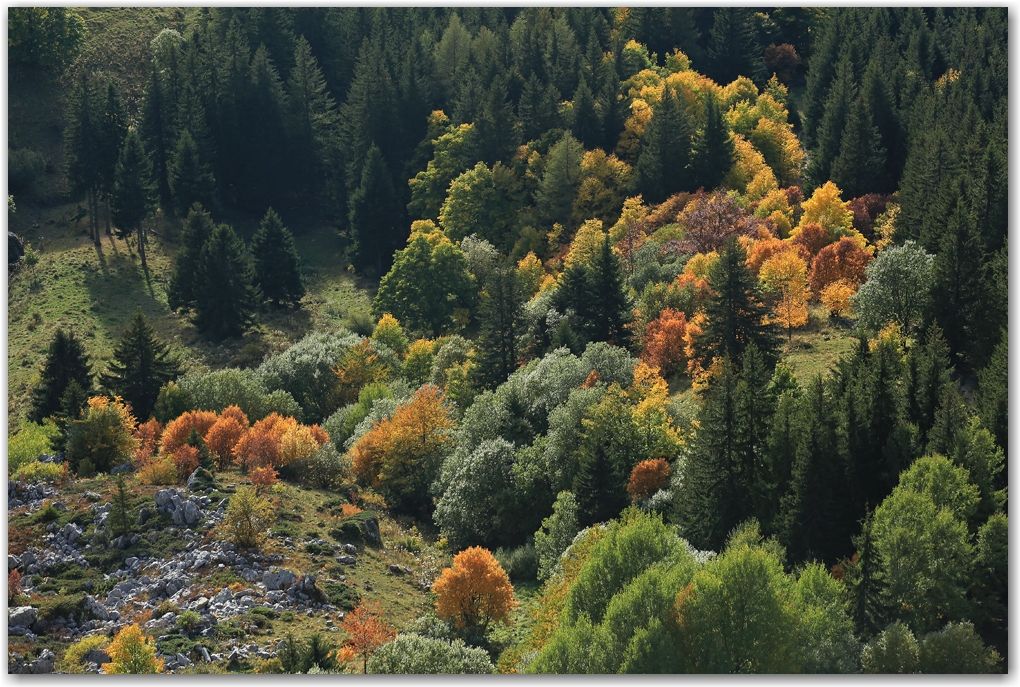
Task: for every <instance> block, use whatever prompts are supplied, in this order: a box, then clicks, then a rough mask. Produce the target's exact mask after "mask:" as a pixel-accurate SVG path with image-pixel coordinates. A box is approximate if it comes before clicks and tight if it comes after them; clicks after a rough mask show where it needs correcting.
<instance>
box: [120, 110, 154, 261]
mask: <svg viewBox="0 0 1020 687" xmlns="http://www.w3.org/2000/svg"><path fill="white" fill-rule="evenodd" d="M151 176H152V166H151V165H150V164H149V158H148V156H146V154H145V148H144V147H143V146H142V139H141V137H140V136H139V135H138V132H137V131H135V130H134V129H132V130H131V131H129V132H128V135H127V138H126V139H124V147H123V148H122V149H121V151H120V157H119V158H118V160H117V171H116V174H115V180H114V184H113V194H112V197H111V199H110V200H111V202H110V209H111V211H112V213H113V221H114V223H115V224H116V225H117V228H118V229H119V230H120V232H122V233H124V234H127V233H128V232H131V231H134V232H136V233H137V234H138V255H139V257H140V258H141V260H142V269H148V264H147V263H146V261H145V228H144V225H143V221H144V220H145V218H146V217H148V216H149V214H150V213H151V212H152V210H153V209H154V206H155V198H154V189H153V185H152V181H151Z"/></svg>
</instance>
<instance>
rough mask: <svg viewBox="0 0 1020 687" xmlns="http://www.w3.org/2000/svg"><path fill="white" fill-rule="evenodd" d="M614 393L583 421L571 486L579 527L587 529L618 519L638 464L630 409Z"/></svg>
mask: <svg viewBox="0 0 1020 687" xmlns="http://www.w3.org/2000/svg"><path fill="white" fill-rule="evenodd" d="M613 393H614V392H613V390H610V391H608V392H607V393H606V395H605V396H604V397H603V401H602V403H600V404H598V405H596V406H594V407H593V408H592V409H591V410H590V411H589V415H588V416H587V417H586V418H585V421H584V425H585V429H584V431H583V432H582V434H581V443H580V446H579V447H578V450H577V453H578V457H577V460H578V468H577V473H576V474H575V476H574V481H573V485H572V490H573V492H574V493H575V494H576V495H577V510H578V524H579V525H580V526H581V527H587V526H589V525H593V524H595V523H597V522H605V521H607V520H611V519H613V518H615V517H617V516H618V515H619V514H620V511H622V510H623V509H624V508H626V507H627V504H628V503H629V501H630V499H629V498H628V496H627V478H628V477H629V476H630V471H631V470H632V469H633V467H634V465H636V464H637V451H636V449H637V444H638V442H637V441H635V436H634V431H633V425H632V424H631V416H630V412H629V409H628V408H627V406H626V405H625V404H624V403H623V401H622V399H621V398H620V397H619V392H618V391H617V392H616V393H617V394H618V395H617V396H615V397H613V398H611V395H612V394H613Z"/></svg>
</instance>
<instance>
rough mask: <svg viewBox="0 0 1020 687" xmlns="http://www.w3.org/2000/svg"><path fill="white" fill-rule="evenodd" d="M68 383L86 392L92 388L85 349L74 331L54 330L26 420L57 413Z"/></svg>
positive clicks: (89, 366) (40, 418)
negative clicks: (74, 383) (75, 384)
mask: <svg viewBox="0 0 1020 687" xmlns="http://www.w3.org/2000/svg"><path fill="white" fill-rule="evenodd" d="M71 382H77V383H78V385H79V386H80V387H81V388H82V389H85V390H86V391H88V390H90V389H92V366H91V365H90V364H89V359H88V355H87V354H86V353H85V346H83V345H82V343H81V342H80V341H78V339H77V338H76V337H75V336H74V332H65V331H64V330H63V329H58V330H57V331H56V333H55V334H54V335H53V339H52V340H51V341H50V347H49V350H48V351H47V352H46V361H45V362H44V363H43V367H42V369H41V370H40V371H39V382H38V384H36V385H35V388H34V389H33V391H32V409H31V411H29V419H30V420H32V421H33V422H42V420H43V418H47V417H49V416H51V415H53V414H54V413H57V412H59V411H60V400H61V398H62V397H63V395H64V392H65V391H66V390H67V387H68V385H69V384H70V383H71Z"/></svg>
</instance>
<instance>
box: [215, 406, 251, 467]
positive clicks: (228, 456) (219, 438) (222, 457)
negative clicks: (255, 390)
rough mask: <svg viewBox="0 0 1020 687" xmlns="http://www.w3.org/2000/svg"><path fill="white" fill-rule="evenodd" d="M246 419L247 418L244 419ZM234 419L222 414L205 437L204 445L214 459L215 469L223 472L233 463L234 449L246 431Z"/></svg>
mask: <svg viewBox="0 0 1020 687" xmlns="http://www.w3.org/2000/svg"><path fill="white" fill-rule="evenodd" d="M245 419H247V418H245ZM247 429H248V428H247V425H242V424H241V423H240V422H239V421H238V419H237V418H236V417H233V416H230V415H227V414H226V412H224V414H223V415H220V418H219V419H218V420H217V421H216V423H215V424H214V425H213V426H212V427H210V428H209V431H208V432H207V433H206V435H205V445H206V446H208V447H209V451H210V452H211V453H212V454H213V456H215V458H216V467H218V468H219V469H220V470H223V469H224V468H226V467H227V466H228V465H230V464H231V463H232V462H234V447H235V446H237V443H238V442H239V441H240V440H241V437H243V436H244V433H245V432H246V431H247Z"/></svg>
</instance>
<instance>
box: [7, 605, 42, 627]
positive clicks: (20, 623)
mask: <svg viewBox="0 0 1020 687" xmlns="http://www.w3.org/2000/svg"><path fill="white" fill-rule="evenodd" d="M37 615H38V613H37V611H36V610H35V609H34V608H32V607H31V606H18V607H17V608H12V609H11V610H10V611H8V612H7V627H8V629H10V628H12V627H29V626H30V625H32V623H34V622H35V619H36V616H37Z"/></svg>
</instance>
